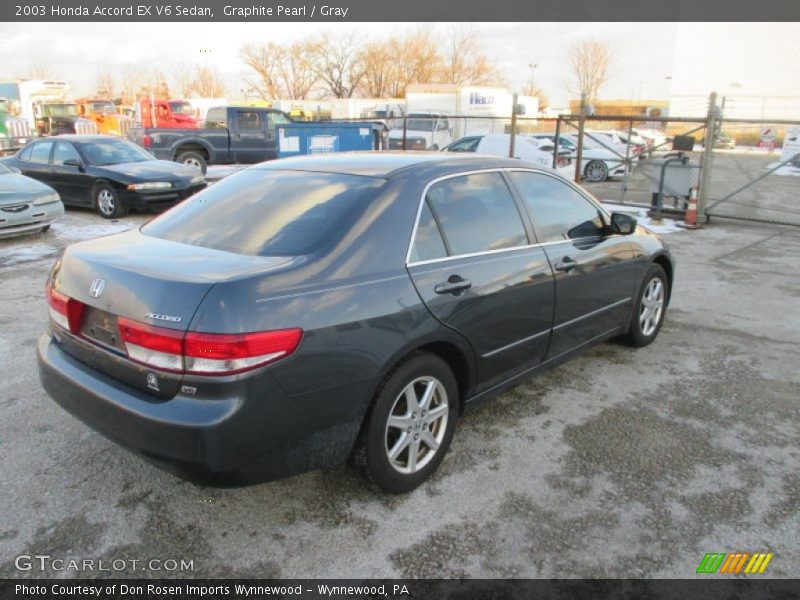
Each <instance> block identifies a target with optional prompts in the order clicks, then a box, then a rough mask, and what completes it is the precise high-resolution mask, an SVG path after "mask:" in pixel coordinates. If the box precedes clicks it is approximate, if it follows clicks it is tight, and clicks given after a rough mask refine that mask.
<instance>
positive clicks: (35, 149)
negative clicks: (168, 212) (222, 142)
mask: <svg viewBox="0 0 800 600" xmlns="http://www.w3.org/2000/svg"><path fill="white" fill-rule="evenodd" d="M4 162H5V164H6V165H7V166H10V167H15V168H17V169H19V170H20V171H22V173H24V174H25V175H27V176H28V177H32V178H33V179H38V180H39V181H41V182H42V183H45V184H47V185H49V186H50V187H52V188H54V189H55V190H56V191H57V192H58V193H59V194H60V195H61V199H62V200H63V202H64V204H66V205H68V206H84V207H87V208H93V209H95V210H96V211H97V212H98V213H100V216H101V217H104V218H106V219H117V218H119V217H124V216H125V215H126V214H127V213H128V210H129V209H131V208H136V209H139V210H147V209H156V210H160V209H164V208H168V207H170V206H172V205H174V204H176V203H177V202H180V201H181V200H183V199H184V198H187V197H189V196H191V195H192V194H194V193H195V192H197V191H198V190H200V189H202V188H204V187H205V185H206V181H205V177H204V176H203V175H202V174H201V173H198V172H197V171H196V170H194V169H191V168H189V167H186V166H184V165H179V164H177V163H174V162H172V161H168V160H156V159H155V157H154V156H153V155H152V154H150V153H149V152H147V151H146V150H144V149H142V148H140V147H139V146H137V145H136V144H134V143H133V142H129V141H128V140H124V139H121V138H118V137H114V136H109V135H61V136H58V137H49V138H44V139H39V140H36V141H33V142H31V143H29V144H28V145H27V146H25V147H23V148H22V149H21V150H20V151H19V152H17V154H15V155H14V156H13V157H10V158H7V159H5V160H4Z"/></svg>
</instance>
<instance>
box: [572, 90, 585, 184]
mask: <svg viewBox="0 0 800 600" xmlns="http://www.w3.org/2000/svg"><path fill="white" fill-rule="evenodd" d="M585 127H586V94H581V114H580V117H579V120H578V147H577V149H576V152H575V183H580V182H581V173H582V171H583V164H582V163H583V130H584V128H585Z"/></svg>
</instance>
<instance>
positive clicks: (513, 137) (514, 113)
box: [508, 92, 517, 158]
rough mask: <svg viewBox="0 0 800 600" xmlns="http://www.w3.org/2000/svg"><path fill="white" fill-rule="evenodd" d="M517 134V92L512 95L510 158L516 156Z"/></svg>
mask: <svg viewBox="0 0 800 600" xmlns="http://www.w3.org/2000/svg"><path fill="white" fill-rule="evenodd" d="M516 136H517V93H516V92H514V95H513V96H511V143H510V144H509V145H508V158H514V144H515V143H516Z"/></svg>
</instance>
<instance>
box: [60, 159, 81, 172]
mask: <svg viewBox="0 0 800 600" xmlns="http://www.w3.org/2000/svg"><path fill="white" fill-rule="evenodd" d="M61 164H63V165H64V166H65V167H78V170H79V171H81V172H83V163H82V162H81V161H79V160H78V159H77V158H68V159H67V160H65V161H64V162H63V163H61Z"/></svg>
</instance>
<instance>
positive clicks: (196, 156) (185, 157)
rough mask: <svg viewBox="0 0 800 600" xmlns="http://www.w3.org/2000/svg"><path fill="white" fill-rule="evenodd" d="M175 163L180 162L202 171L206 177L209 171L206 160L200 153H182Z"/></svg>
mask: <svg viewBox="0 0 800 600" xmlns="http://www.w3.org/2000/svg"><path fill="white" fill-rule="evenodd" d="M175 162H179V163H181V164H182V165H186V166H187V167H191V168H193V169H196V170H198V171H200V172H201V173H202V174H203V175H205V174H206V171H207V170H208V165H207V164H206V159H205V157H204V156H203V155H202V154H200V153H199V152H181V153H180V154H178V156H177V157H176V158H175Z"/></svg>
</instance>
